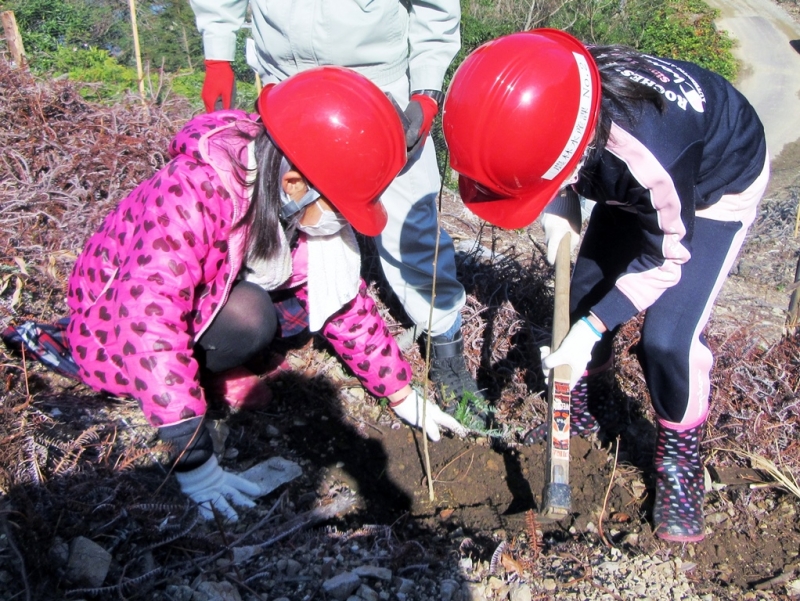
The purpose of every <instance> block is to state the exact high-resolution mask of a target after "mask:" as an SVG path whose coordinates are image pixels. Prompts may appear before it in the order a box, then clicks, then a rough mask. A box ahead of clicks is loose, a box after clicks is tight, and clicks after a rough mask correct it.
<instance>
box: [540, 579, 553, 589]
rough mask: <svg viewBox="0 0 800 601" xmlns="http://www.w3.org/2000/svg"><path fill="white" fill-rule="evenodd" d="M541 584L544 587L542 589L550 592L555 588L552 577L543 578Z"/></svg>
mask: <svg viewBox="0 0 800 601" xmlns="http://www.w3.org/2000/svg"><path fill="white" fill-rule="evenodd" d="M542 586H543V587H544V590H546V591H548V592H552V591H554V590H556V581H555V580H553V579H552V578H545V579H544V580H543V581H542Z"/></svg>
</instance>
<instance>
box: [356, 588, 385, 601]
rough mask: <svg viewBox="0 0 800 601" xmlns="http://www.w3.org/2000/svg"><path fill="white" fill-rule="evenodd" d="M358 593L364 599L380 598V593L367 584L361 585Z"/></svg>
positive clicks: (372, 600)
mask: <svg viewBox="0 0 800 601" xmlns="http://www.w3.org/2000/svg"><path fill="white" fill-rule="evenodd" d="M356 594H357V595H358V597H359V598H360V599H363V600H364V601H378V599H380V597H379V596H378V593H376V592H375V591H374V590H372V589H371V588H370V587H368V586H367V585H366V584H362V585H361V586H359V587H358V591H356Z"/></svg>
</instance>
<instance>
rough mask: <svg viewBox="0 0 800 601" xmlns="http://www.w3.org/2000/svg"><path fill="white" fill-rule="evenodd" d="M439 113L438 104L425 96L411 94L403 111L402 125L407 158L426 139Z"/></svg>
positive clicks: (421, 145)
mask: <svg viewBox="0 0 800 601" xmlns="http://www.w3.org/2000/svg"><path fill="white" fill-rule="evenodd" d="M438 112H439V104H438V103H437V102H436V100H434V99H433V98H431V97H430V96H427V95H425V94H412V95H411V101H410V102H409V103H408V106H407V107H406V110H405V116H406V120H405V121H404V123H403V125H404V126H405V132H406V148H407V149H408V156H409V157H410V156H412V155H414V154H416V152H417V151H418V150H420V149H421V148H422V147H423V146H424V144H425V140H426V139H427V138H428V134H429V133H430V131H431V125H433V119H434V117H436V114H437V113H438Z"/></svg>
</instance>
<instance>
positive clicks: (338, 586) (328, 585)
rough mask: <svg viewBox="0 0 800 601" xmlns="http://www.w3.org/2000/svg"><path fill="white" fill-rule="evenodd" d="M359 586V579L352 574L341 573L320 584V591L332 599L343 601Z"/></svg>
mask: <svg viewBox="0 0 800 601" xmlns="http://www.w3.org/2000/svg"><path fill="white" fill-rule="evenodd" d="M359 586H361V579H360V578H359V577H358V576H356V575H355V574H353V573H352V572H343V573H341V574H338V575H337V576H334V577H333V578H328V579H327V580H326V581H325V582H323V583H322V589H323V590H324V591H325V592H326V593H328V594H329V595H330V596H331V597H333V598H334V599H341V600H342V601H344V600H345V599H347V597H349V596H350V594H351V593H352V592H353V591H355V590H356V589H357V588H358V587H359Z"/></svg>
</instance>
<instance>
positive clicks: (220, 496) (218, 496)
mask: <svg viewBox="0 0 800 601" xmlns="http://www.w3.org/2000/svg"><path fill="white" fill-rule="evenodd" d="M175 477H176V478H177V479H178V483H180V485H181V490H182V491H183V493H184V494H185V495H187V496H188V497H189V498H190V499H192V501H194V502H195V503H197V506H198V508H199V509H200V516H201V517H202V518H203V519H206V520H211V519H213V518H214V512H213V511H212V507H213V508H214V509H216V510H217V511H219V512H220V513H221V514H222V515H224V516H225V518H226V519H228V520H230V521H231V522H235V521H237V520H238V519H239V516H238V514H237V513H236V510H235V509H234V508H233V507H231V505H230V503H228V501H230V502H231V503H233V504H234V505H239V506H241V507H254V506H255V501H253V499H251V498H250V497H255V496H258V495H259V493H260V492H261V488H260V487H259V486H258V484H255V483H254V482H250V481H249V480H246V479H245V478H242V477H241V476H237V475H236V474H232V473H231V472H226V471H225V470H223V469H222V468H221V467H220V466H219V463H218V462H217V458H216V457H215V456H214V455H212V456H211V458H210V459H209V460H208V461H206V462H205V463H204V464H203V465H201V466H200V467H198V468H195V469H193V470H191V471H188V472H176V473H175Z"/></svg>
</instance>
